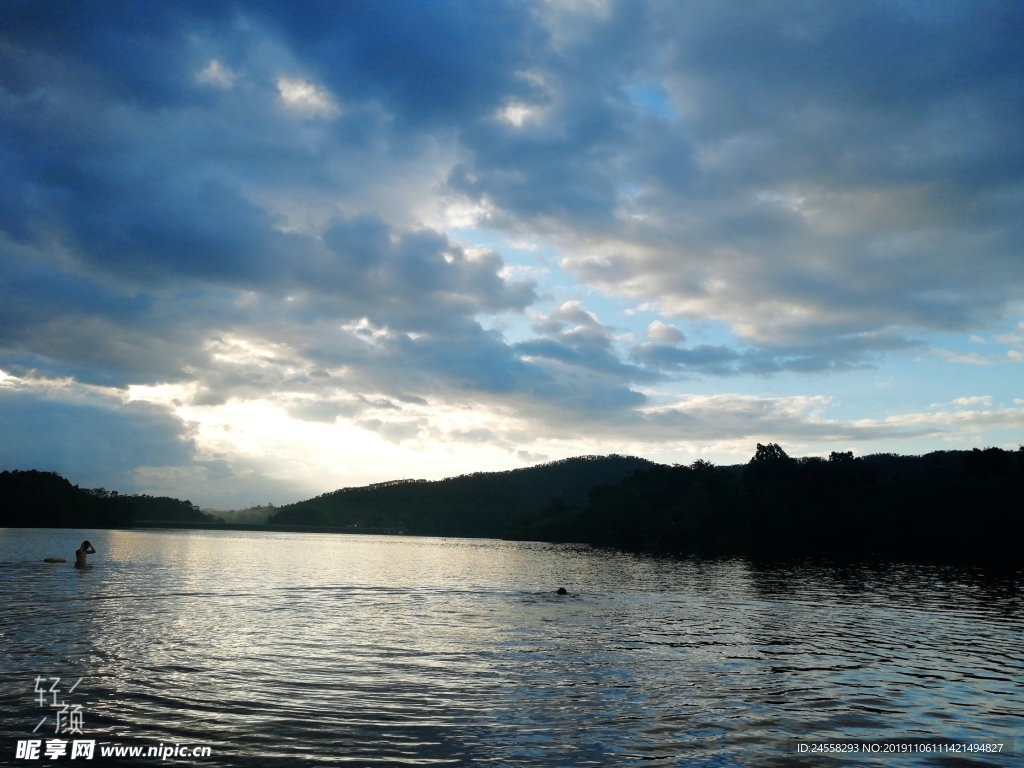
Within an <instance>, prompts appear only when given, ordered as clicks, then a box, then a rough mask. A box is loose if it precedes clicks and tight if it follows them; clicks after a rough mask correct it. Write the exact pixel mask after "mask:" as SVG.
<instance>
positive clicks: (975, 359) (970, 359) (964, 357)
mask: <svg viewBox="0 0 1024 768" xmlns="http://www.w3.org/2000/svg"><path fill="white" fill-rule="evenodd" d="M936 351H937V352H938V353H939V354H940V355H942V356H943V357H944V358H945V359H946V360H947V361H948V362H950V363H962V364H965V365H991V364H992V361H991V360H987V359H985V358H984V357H982V356H981V355H979V354H978V353H977V352H957V351H956V350H952V349H939V350H936Z"/></svg>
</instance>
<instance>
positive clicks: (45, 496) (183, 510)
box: [0, 469, 217, 528]
mask: <svg viewBox="0 0 1024 768" xmlns="http://www.w3.org/2000/svg"><path fill="white" fill-rule="evenodd" d="M216 519H217V518H215V517H214V516H213V515H208V514H206V513H205V512H203V511H202V510H200V509H199V507H198V506H196V505H195V504H193V503H192V502H191V501H189V500H188V499H186V500H185V501H181V500H179V499H172V498H170V497H168V496H149V495H146V494H137V495H125V494H120V493H118V492H117V491H108V490H106V489H105V488H79V487H78V486H77V485H72V484H71V482H70V481H68V480H67V479H65V478H63V477H61V476H60V475H58V474H57V473H56V472H40V471H38V470H35V469H30V470H25V471H21V470H14V471H5V472H0V527H4V528H130V527H132V525H134V524H135V522H136V521H137V520H159V521H161V522H183V523H190V522H196V523H199V522H215V521H216Z"/></svg>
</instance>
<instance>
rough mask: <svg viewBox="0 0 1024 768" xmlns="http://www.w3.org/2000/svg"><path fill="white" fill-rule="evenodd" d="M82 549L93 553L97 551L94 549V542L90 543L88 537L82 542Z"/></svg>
mask: <svg viewBox="0 0 1024 768" xmlns="http://www.w3.org/2000/svg"><path fill="white" fill-rule="evenodd" d="M81 550H82V551H83V552H88V553H89V554H93V553H95V552H96V550H95V549H93V546H92V544H90V543H89V540H88V539H86V540H85V541H83V542H82V546H81Z"/></svg>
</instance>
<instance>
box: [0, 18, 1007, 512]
mask: <svg viewBox="0 0 1024 768" xmlns="http://www.w3.org/2000/svg"><path fill="white" fill-rule="evenodd" d="M1022 32H1024V11H1022V9H1021V6H1020V5H1019V4H1017V3H999V2H989V3H958V2H948V3H943V2H927V3H923V2H922V3H915V2H878V3H871V2H865V3H856V4H838V3H836V4H814V5H810V6H808V5H806V4H802V3H792V4H786V3H756V2H743V3H730V2H714V3H690V2H639V1H634V0H631V1H630V2H622V3H617V2H611V1H610V0H609V1H608V2H604V1H602V0H593V1H590V2H587V1H584V0H577V1H576V2H561V3H558V2H514V3H501V2H491V3H440V2H438V3H383V2H375V3H358V2H353V3H333V2H332V3H316V2H307V3H297V4H296V3H276V2H239V3H233V4H215V5H211V4H207V3H174V4H166V3H143V2H138V3H132V4H117V3H77V4H71V5H69V4H47V3H28V2H25V3H19V2H14V3H6V4H4V6H3V7H2V9H0V176H2V178H3V179H4V183H3V184H2V185H0V433H2V434H3V435H4V439H3V440H2V441H0V467H2V468H5V469H13V468H39V469H51V470H56V471H59V472H61V473H63V474H64V475H65V476H67V477H68V478H70V479H71V480H72V481H74V482H77V483H80V484H82V485H86V486H99V485H102V486H105V487H108V488H118V489H120V490H122V491H127V492H133V491H134V492H147V493H154V494H169V495H175V496H180V497H188V498H190V499H192V500H193V501H196V502H198V503H200V504H203V505H204V506H213V507H221V508H229V507H237V506H241V505H247V504H249V503H253V502H260V503H264V502H268V501H270V502H274V503H282V502H287V501H291V500H295V499H297V498H302V497H306V496H310V495H314V494H317V493H321V492H324V491H327V490H332V489H334V488H337V487H341V486H346V485H359V484H363V483H367V482H374V481H379V480H385V479H392V478H396V477H427V478H436V477H444V476H450V475H454V474H461V473H463V472H472V471H480V470H497V469H508V468H513V467H519V466H525V465H528V464H531V463H536V462H541V461H546V460H552V459H558V458H563V457H566V456H572V455H579V454H593V453H609V452H618V453H629V454H636V455H642V456H646V457H649V458H651V459H655V460H659V461H665V462H683V463H689V462H691V461H693V460H695V459H697V458H705V459H710V460H712V461H715V462H717V463H740V462H744V461H746V460H747V459H748V458H749V457H750V455H752V453H753V450H754V446H755V444H756V443H757V442H766V441H772V442H778V443H780V444H782V445H783V447H784V448H786V450H787V451H789V452H790V453H791V454H794V455H809V454H827V453H828V452H829V451H832V450H853V451H854V452H856V453H858V454H865V453H874V452H881V451H891V452H898V453H924V452H927V451H931V450H941V449H951V448H967V447H973V446H986V445H999V446H1003V447H1007V448H1015V447H1016V446H1017V445H1019V444H1020V443H1021V442H1022V441H1024V437H1022V434H1024V387H1022V386H1021V381H1024V375H1022V374H1024V254H1022V250H1021V246H1022V242H1024V215H1022V214H1024V136H1022V132H1024V93H1022V91H1024V71H1022V70H1024V54H1022V52H1021V46H1020V42H1019V41H1020V39H1021V33H1022Z"/></svg>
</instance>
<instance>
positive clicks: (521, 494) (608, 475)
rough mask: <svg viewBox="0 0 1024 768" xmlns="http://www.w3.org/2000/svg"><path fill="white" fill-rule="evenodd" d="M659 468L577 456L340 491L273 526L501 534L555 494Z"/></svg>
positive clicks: (288, 510) (577, 498)
mask: <svg viewBox="0 0 1024 768" xmlns="http://www.w3.org/2000/svg"><path fill="white" fill-rule="evenodd" d="M654 466H656V465H655V464H653V463H652V462H650V461H647V460H646V459H639V458H636V457H632V456H617V455H612V456H580V457H577V458H572V459H564V460H562V461H555V462H551V463H549V464H541V465H539V466H535V467H524V468H522V469H514V470H510V471H507V472H477V473H474V474H470V475H460V476H459V477H450V478H447V479H445V480H435V481H427V480H396V481H392V482H389V483H377V484H375V485H367V486H363V487H360V488H342V489H340V490H337V491H333V492H331V493H325V494H324V495H322V496H317V497H316V498H314V499H309V500H308V501H300V502H298V503H297V504H289V505H288V506H285V507H281V508H280V509H279V510H278V512H277V514H275V515H273V516H272V517H271V518H270V519H269V521H268V522H269V523H270V524H271V525H324V526H352V525H358V526H360V527H371V528H381V527H400V528H402V529H403V530H404V531H405V532H406V533H411V534H421V535H434V536H489V537H498V536H501V535H503V534H504V533H505V531H506V530H507V528H508V526H509V525H510V524H511V523H512V522H513V521H515V520H518V519H520V518H521V517H523V516H527V515H533V514H536V513H538V512H540V510H542V509H543V508H544V507H545V506H547V505H548V504H549V503H550V502H551V500H552V498H554V497H560V498H562V499H564V500H565V501H566V502H568V503H570V504H573V503H580V502H583V501H585V500H586V498H587V495H588V494H589V493H590V489H591V488H593V487H594V486H595V485H600V484H602V483H603V484H613V483H618V482H620V481H621V480H622V479H623V478H625V477H628V476H630V475H632V474H633V472H634V471H635V470H638V469H639V470H645V469H649V468H651V467H654Z"/></svg>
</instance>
